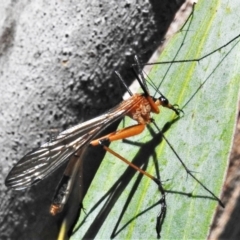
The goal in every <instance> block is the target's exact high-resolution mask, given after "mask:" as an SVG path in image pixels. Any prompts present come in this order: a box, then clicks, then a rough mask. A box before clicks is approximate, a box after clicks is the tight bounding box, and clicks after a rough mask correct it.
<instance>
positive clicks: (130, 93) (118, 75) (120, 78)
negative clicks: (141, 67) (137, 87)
mask: <svg viewBox="0 0 240 240" xmlns="http://www.w3.org/2000/svg"><path fill="white" fill-rule="evenodd" d="M114 73H115V74H116V75H117V77H118V79H119V80H120V81H121V83H122V84H123V86H124V87H125V88H126V90H127V91H128V93H129V95H130V96H133V93H132V91H131V90H130V89H129V87H128V86H127V84H126V82H125V81H124V79H123V78H122V76H121V75H120V73H119V72H118V71H114Z"/></svg>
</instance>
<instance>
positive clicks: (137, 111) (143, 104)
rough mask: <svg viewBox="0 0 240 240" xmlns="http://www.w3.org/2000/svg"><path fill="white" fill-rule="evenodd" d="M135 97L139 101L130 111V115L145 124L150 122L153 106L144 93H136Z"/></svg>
mask: <svg viewBox="0 0 240 240" xmlns="http://www.w3.org/2000/svg"><path fill="white" fill-rule="evenodd" d="M133 97H135V98H136V99H137V101H138V104H136V105H135V106H134V107H133V108H132V109H131V111H130V112H129V114H128V116H129V117H131V118H132V119H134V120H136V121H137V122H138V123H141V124H145V123H149V122H150V113H151V106H150V104H149V102H148V100H147V99H146V97H145V96H144V95H140V94H135V95H134V96H133Z"/></svg>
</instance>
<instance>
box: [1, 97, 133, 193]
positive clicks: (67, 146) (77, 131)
mask: <svg viewBox="0 0 240 240" xmlns="http://www.w3.org/2000/svg"><path fill="white" fill-rule="evenodd" d="M133 100H134V99H131V98H130V99H128V100H127V101H124V102H122V103H121V104H119V105H118V106H116V107H115V108H113V109H111V110H110V111H108V112H107V113H105V114H103V115H101V116H99V117H96V118H94V119H91V120H89V121H86V122H84V123H80V124H78V125H76V126H74V127H72V128H69V129H67V130H65V131H63V132H61V133H60V134H59V135H58V136H57V137H56V138H55V139H53V140H52V141H50V142H47V143H45V144H43V145H42V146H41V147H40V148H38V149H37V150H33V151H32V152H30V153H28V154H27V155H25V156H24V157H23V158H22V159H21V160H20V161H19V162H18V163H17V164H16V165H15V166H14V167H13V169H12V170H11V171H10V173H9V175H8V176H7V178H6V181H5V184H6V186H7V187H11V188H14V189H15V190H21V189H24V188H27V187H30V186H31V185H33V184H34V183H36V182H37V181H40V180H42V179H43V178H45V177H46V176H48V175H49V174H51V173H52V172H53V171H54V170H55V169H56V168H58V167H59V166H60V165H61V164H63V163H64V162H65V161H66V160H67V159H68V158H69V157H70V156H71V155H72V154H74V153H75V152H76V151H77V150H79V149H80V148H81V147H83V146H84V145H85V144H88V143H89V142H90V141H91V140H92V139H93V138H94V137H95V136H96V135H97V134H98V133H99V132H100V131H102V130H103V129H104V128H105V127H106V126H108V125H109V124H111V123H112V122H114V121H116V120H117V119H119V118H121V117H123V116H124V115H126V113H127V112H128V111H129V109H130V107H131V106H133V105H135V104H137V103H136V102H134V101H133Z"/></svg>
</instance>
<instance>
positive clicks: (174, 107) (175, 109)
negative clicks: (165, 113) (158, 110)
mask: <svg viewBox="0 0 240 240" xmlns="http://www.w3.org/2000/svg"><path fill="white" fill-rule="evenodd" d="M172 110H173V111H174V112H175V113H176V114H177V115H180V113H182V114H183V115H184V111H183V110H182V109H181V108H179V106H178V104H174V105H172Z"/></svg>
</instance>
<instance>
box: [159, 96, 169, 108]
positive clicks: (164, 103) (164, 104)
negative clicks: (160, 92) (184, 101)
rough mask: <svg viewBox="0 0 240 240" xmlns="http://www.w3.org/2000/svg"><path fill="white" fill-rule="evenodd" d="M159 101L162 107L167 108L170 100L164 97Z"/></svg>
mask: <svg viewBox="0 0 240 240" xmlns="http://www.w3.org/2000/svg"><path fill="white" fill-rule="evenodd" d="M159 101H160V102H161V103H162V105H163V106H167V105H168V103H169V102H168V99H167V98H165V97H163V96H161V97H160V98H159Z"/></svg>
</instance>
